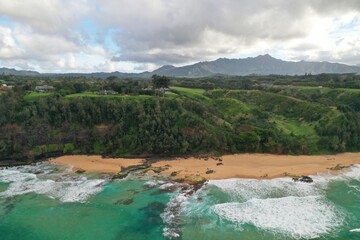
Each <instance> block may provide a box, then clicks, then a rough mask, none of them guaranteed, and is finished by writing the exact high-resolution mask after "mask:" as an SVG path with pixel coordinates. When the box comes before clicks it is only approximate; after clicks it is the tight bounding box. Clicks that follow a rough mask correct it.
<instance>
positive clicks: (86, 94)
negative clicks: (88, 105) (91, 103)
mask: <svg viewBox="0 0 360 240" xmlns="http://www.w3.org/2000/svg"><path fill="white" fill-rule="evenodd" d="M79 97H90V98H108V99H114V98H127V99H150V98H153V97H152V96H149V95H123V94H114V95H100V94H98V93H93V92H83V93H76V94H70V95H67V96H65V98H69V99H70V98H79Z"/></svg>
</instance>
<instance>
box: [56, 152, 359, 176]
mask: <svg viewBox="0 0 360 240" xmlns="http://www.w3.org/2000/svg"><path fill="white" fill-rule="evenodd" d="M220 159H221V160H220ZM220 159H217V158H211V157H209V158H195V157H191V158H176V159H171V160H166V159H165V160H161V161H157V162H155V163H153V164H152V166H153V167H162V168H165V169H167V170H165V171H163V172H162V174H164V175H171V173H173V172H176V177H178V178H182V177H185V176H187V175H200V176H203V177H205V178H206V179H227V178H277V177H284V176H287V175H288V176H292V175H298V176H299V175H315V174H317V173H321V172H333V173H336V172H338V170H340V169H341V168H343V167H349V166H351V165H353V164H360V153H342V154H338V155H321V156H289V155H273V154H234V155H225V156H222V157H220ZM50 162H51V163H55V164H63V165H71V166H74V170H76V169H84V170H86V171H87V172H99V173H117V172H119V171H120V169H121V167H129V166H134V165H141V164H143V163H144V162H145V159H125V158H102V157H101V156H63V157H59V158H55V159H52V160H50ZM334 169H337V170H334ZM211 170H212V171H211ZM344 171H346V169H344ZM207 172H208V173H209V172H211V173H209V174H207Z"/></svg>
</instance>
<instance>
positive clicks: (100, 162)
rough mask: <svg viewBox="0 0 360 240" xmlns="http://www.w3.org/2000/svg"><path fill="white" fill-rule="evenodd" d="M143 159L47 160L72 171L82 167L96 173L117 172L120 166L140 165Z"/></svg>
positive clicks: (65, 158) (89, 157) (79, 158)
mask: <svg viewBox="0 0 360 240" xmlns="http://www.w3.org/2000/svg"><path fill="white" fill-rule="evenodd" d="M144 161H145V159H128V158H102V157H101V156H86V155H79V156H62V157H58V158H54V159H51V160H50V161H49V162H51V163H54V164H61V165H69V166H73V167H74V171H76V170H79V169H83V170H85V171H86V172H97V173H118V172H120V170H121V167H125V168H126V167H129V166H134V165H140V164H142V163H143V162H144Z"/></svg>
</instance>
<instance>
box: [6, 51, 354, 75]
mask: <svg viewBox="0 0 360 240" xmlns="http://www.w3.org/2000/svg"><path fill="white" fill-rule="evenodd" d="M2 73H4V74H13V75H22V76H24V75H31V76H34V75H39V74H40V73H38V72H34V71H18V70H15V69H8V68H0V74H2ZM305 73H308V74H309V73H311V74H313V75H315V74H321V73H357V74H359V73H360V66H349V65H345V64H340V63H330V62H307V61H299V62H291V61H283V60H280V59H276V58H273V57H272V56H270V55H269V54H266V55H260V56H257V57H253V58H251V57H249V58H243V59H228V58H219V59H217V60H215V61H209V62H199V63H195V64H192V65H187V66H183V67H175V66H172V65H165V66H162V67H161V68H159V69H156V70H154V71H152V72H143V73H122V72H118V71H117V72H112V73H105V72H97V73H64V74H41V75H45V76H52V77H65V76H78V77H81V76H82V77H95V78H108V77H110V76H115V77H119V78H149V77H151V76H152V75H153V74H158V75H165V76H169V77H189V78H194V77H207V76H214V75H231V76H236V75H238V76H244V75H251V74H257V75H270V74H277V75H304V74H305Z"/></svg>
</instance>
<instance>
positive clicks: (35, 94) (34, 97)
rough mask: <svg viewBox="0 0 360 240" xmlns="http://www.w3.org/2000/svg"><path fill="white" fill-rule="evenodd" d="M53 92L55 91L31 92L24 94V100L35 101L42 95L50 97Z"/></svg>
mask: <svg viewBox="0 0 360 240" xmlns="http://www.w3.org/2000/svg"><path fill="white" fill-rule="evenodd" d="M53 94H54V93H52V92H47V93H46V92H45V93H39V92H30V93H28V94H26V95H25V96H24V100H25V101H27V102H34V101H38V100H39V99H40V98H42V97H48V96H51V95H53Z"/></svg>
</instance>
